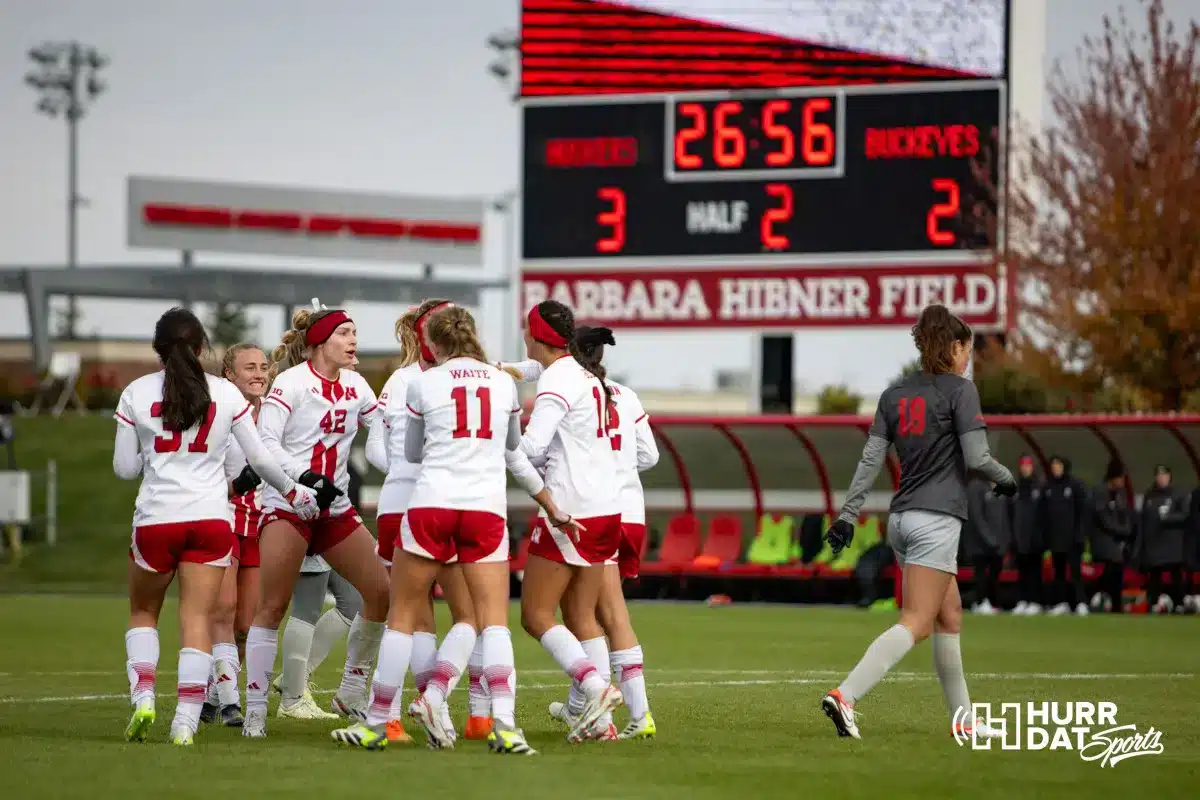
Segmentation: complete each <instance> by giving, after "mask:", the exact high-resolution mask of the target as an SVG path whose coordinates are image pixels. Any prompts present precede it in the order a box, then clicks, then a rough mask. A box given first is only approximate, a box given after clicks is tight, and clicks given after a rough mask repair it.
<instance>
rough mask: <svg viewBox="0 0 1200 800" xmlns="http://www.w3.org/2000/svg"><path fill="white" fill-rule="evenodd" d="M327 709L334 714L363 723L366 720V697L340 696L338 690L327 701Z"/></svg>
mask: <svg viewBox="0 0 1200 800" xmlns="http://www.w3.org/2000/svg"><path fill="white" fill-rule="evenodd" d="M329 709H330V710H331V711H333V713H334V714H336V715H338V716H341V717H345V718H346V719H350V720H354V721H355V722H362V723H364V724H365V723H366V721H367V698H365V697H342V695H341V693H340V692H339V693H338V694H335V695H334V696H333V699H332V700H330V701H329Z"/></svg>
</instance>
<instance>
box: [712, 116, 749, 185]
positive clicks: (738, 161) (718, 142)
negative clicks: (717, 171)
mask: <svg viewBox="0 0 1200 800" xmlns="http://www.w3.org/2000/svg"><path fill="white" fill-rule="evenodd" d="M741 110H742V104H741V103H737V102H734V101H733V100H727V101H726V102H724V103H717V107H716V108H715V109H714V110H713V159H714V160H715V161H716V162H717V166H719V167H724V168H725V169H737V168H738V167H740V166H741V165H742V164H743V163H745V161H746V136H745V134H743V133H742V131H741V128H739V127H737V125H731V124H728V120H729V115H730V114H738V113H740V112H741Z"/></svg>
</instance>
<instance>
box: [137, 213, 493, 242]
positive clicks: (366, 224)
mask: <svg viewBox="0 0 1200 800" xmlns="http://www.w3.org/2000/svg"><path fill="white" fill-rule="evenodd" d="M142 219H143V221H144V222H145V223H146V224H147V225H149V226H151V227H174V228H200V229H208V230H213V229H219V230H239V231H257V232H267V233H277V234H289V235H303V236H322V237H324V236H337V235H349V236H353V237H359V238H364V239H385V240H388V239H410V240H411V239H417V240H422V241H431V242H446V243H451V244H477V243H478V242H479V241H480V240H481V239H482V236H483V231H482V230H481V227H480V226H479V225H478V224H474V223H468V222H450V221H444V220H419V219H416V220H410V219H390V218H386V217H359V216H348V215H342V214H325V213H322V214H309V213H306V212H301V211H256V210H253V209H236V208H219V207H216V206H189V205H180V204H176V203H147V204H146V205H145V206H143V207H142Z"/></svg>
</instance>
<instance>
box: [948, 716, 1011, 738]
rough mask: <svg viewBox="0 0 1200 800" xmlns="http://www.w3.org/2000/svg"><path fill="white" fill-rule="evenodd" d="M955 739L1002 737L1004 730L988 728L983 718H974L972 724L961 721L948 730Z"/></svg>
mask: <svg viewBox="0 0 1200 800" xmlns="http://www.w3.org/2000/svg"><path fill="white" fill-rule="evenodd" d="M950 732H951V734H952V735H953V736H954V738H955V739H958V740H960V741H961V740H964V739H1003V738H1004V732H1003V731H998V730H996V729H995V728H989V727H988V726H987V725H985V724H984V722H983V720H981V719H977V720H975V724H974V725H964V724H962V723H961V722H960V723H958V724H957V725H955V726H954V728H953V729H952V730H951V731H950Z"/></svg>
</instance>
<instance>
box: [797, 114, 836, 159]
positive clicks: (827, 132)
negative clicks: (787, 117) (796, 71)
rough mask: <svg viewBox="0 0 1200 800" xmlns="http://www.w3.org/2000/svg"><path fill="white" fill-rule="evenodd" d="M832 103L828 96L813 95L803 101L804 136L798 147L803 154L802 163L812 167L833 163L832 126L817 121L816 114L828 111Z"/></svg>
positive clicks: (834, 147)
mask: <svg viewBox="0 0 1200 800" xmlns="http://www.w3.org/2000/svg"><path fill="white" fill-rule="evenodd" d="M832 107H833V103H831V102H830V101H829V98H828V97H814V98H812V99H809V100H805V101H804V110H803V112H802V113H801V119H802V125H803V131H804V136H803V139H802V140H801V143H800V147H801V151H802V153H803V155H804V163H806V164H809V165H810V166H814V167H822V166H825V165H826V164H831V163H833V157H834V155H835V153H834V151H835V149H836V145H835V144H834V138H833V128H831V127H830V126H829V125H826V124H825V123H824V122H817V121H816V115H817V114H820V113H821V112H824V111H828V110H829V109H830V108H832Z"/></svg>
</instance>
